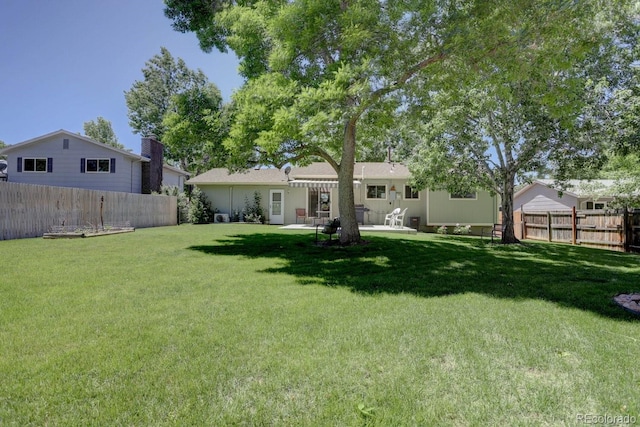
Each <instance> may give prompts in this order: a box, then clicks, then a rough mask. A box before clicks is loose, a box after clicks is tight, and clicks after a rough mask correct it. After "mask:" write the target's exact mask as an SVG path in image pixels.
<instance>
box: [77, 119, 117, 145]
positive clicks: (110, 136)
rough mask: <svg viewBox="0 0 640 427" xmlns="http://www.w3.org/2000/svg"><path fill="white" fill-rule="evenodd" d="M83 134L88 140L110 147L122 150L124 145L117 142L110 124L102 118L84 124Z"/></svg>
mask: <svg viewBox="0 0 640 427" xmlns="http://www.w3.org/2000/svg"><path fill="white" fill-rule="evenodd" d="M84 134H85V135H86V136H88V137H89V138H92V139H95V140H96V141H100V142H102V143H104V144H107V145H111V146H112V147H116V148H120V149H122V148H124V145H122V144H120V143H119V142H118V137H117V136H116V133H115V132H114V131H113V127H112V126H111V122H110V121H109V120H107V119H105V118H104V117H98V118H97V119H96V120H90V121H88V122H84Z"/></svg>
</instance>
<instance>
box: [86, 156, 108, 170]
mask: <svg viewBox="0 0 640 427" xmlns="http://www.w3.org/2000/svg"><path fill="white" fill-rule="evenodd" d="M90 160H95V161H97V162H98V163H96V170H94V171H90V170H89V161H90ZM105 160H106V161H107V165H108V169H107V170H106V171H101V170H100V161H105ZM84 172H85V173H111V159H105V158H102V157H87V158H86V159H84Z"/></svg>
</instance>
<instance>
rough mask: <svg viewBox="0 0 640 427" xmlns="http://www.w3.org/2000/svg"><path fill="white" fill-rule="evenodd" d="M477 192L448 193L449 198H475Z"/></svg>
mask: <svg viewBox="0 0 640 427" xmlns="http://www.w3.org/2000/svg"><path fill="white" fill-rule="evenodd" d="M477 198H478V193H476V192H475V191H474V192H472V193H451V194H449V200H476V199H477Z"/></svg>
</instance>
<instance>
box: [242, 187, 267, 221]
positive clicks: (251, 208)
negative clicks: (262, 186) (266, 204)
mask: <svg viewBox="0 0 640 427" xmlns="http://www.w3.org/2000/svg"><path fill="white" fill-rule="evenodd" d="M261 203H262V196H261V195H260V193H259V192H257V191H255V192H254V193H253V203H251V202H250V201H249V199H248V198H247V197H245V199H244V221H245V222H254V223H257V224H264V210H263V209H262V205H261Z"/></svg>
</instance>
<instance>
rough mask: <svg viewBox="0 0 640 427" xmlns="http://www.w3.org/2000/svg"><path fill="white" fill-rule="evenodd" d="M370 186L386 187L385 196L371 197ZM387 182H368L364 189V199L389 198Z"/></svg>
mask: <svg viewBox="0 0 640 427" xmlns="http://www.w3.org/2000/svg"><path fill="white" fill-rule="evenodd" d="M369 187H384V193H383V194H384V197H369ZM387 187H388V186H387V184H373V183H372V184H367V185H366V187H365V189H364V199H365V200H387V199H388V197H387Z"/></svg>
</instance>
